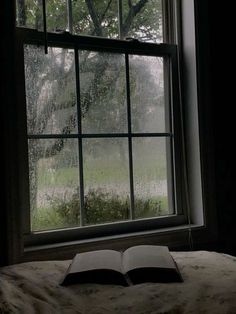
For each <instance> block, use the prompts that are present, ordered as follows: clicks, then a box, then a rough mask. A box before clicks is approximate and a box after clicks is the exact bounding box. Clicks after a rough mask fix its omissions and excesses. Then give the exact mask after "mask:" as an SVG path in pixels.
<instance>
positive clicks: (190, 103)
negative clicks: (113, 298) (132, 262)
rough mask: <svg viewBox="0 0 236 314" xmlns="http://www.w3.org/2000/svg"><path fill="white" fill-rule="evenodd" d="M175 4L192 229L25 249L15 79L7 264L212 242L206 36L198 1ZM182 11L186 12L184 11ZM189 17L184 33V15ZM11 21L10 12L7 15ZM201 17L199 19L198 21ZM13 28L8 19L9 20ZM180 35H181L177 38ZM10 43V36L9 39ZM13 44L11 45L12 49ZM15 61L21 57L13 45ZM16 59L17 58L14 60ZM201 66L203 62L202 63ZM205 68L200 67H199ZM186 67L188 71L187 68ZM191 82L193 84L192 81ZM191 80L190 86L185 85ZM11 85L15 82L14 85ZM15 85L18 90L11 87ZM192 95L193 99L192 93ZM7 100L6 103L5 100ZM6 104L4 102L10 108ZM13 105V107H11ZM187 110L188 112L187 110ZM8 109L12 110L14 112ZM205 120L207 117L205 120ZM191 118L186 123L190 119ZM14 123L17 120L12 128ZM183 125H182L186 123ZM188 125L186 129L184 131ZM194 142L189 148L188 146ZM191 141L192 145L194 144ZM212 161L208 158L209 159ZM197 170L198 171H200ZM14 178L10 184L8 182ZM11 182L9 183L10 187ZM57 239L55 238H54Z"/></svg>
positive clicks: (18, 72) (22, 128) (17, 73)
mask: <svg viewBox="0 0 236 314" xmlns="http://www.w3.org/2000/svg"><path fill="white" fill-rule="evenodd" d="M176 1H177V2H178V3H180V7H181V9H180V16H181V19H182V21H183V24H185V25H184V26H183V29H184V32H186V33H188V32H189V33H190V34H187V35H186V34H183V38H181V42H183V45H182V46H181V49H178V50H179V57H180V59H181V61H180V62H181V69H180V70H182V65H184V72H186V73H184V75H182V77H181V86H182V94H183V95H182V98H183V117H184V136H185V137H186V140H185V141H186V143H187V144H188V145H187V147H186V162H187V174H188V188H189V191H190V193H189V195H190V197H189V203H190V207H191V212H190V218H191V226H190V225H189V224H188V223H187V224H181V225H179V226H174V227H166V228H164V227H163V228H160V229H153V230H149V231H143V232H133V233H127V234H123V235H117V236H110V237H99V238H94V239H92V240H91V239H90V240H81V241H79V240H78V241H71V242H69V241H68V242H60V243H59V242H58V243H56V242H57V241H55V244H54V245H43V244H42V243H43V242H42V243H41V245H32V246H25V247H24V239H23V230H22V228H21V227H22V220H21V219H22V215H21V213H22V210H23V206H22V203H23V201H22V200H24V199H27V198H28V197H27V193H28V191H27V190H25V188H24V187H25V184H22V176H21V175H22V173H24V169H23V167H22V164H23V163H24V162H25V161H24V158H23V156H21V155H20V154H19V152H20V151H21V149H22V148H23V149H24V147H23V146H24V143H23V142H22V140H21V138H22V136H23V137H24V136H26V134H25V126H24V122H23V120H22V119H21V118H22V117H24V116H25V112H24V110H25V108H24V106H22V105H21V104H22V101H24V99H22V98H21V97H22V93H19V90H22V88H23V89H24V84H23V82H21V81H19V80H18V79H17V80H16V85H13V86H12V88H13V90H15V93H12V94H11V95H9V99H12V103H11V105H12V107H11V109H9V111H8V110H6V112H5V114H6V119H8V121H12V122H10V123H9V127H8V126H7V125H6V130H7V131H6V132H8V135H7V138H8V140H9V141H10V142H9V144H8V145H7V146H6V153H5V154H7V153H8V164H7V165H6V171H7V173H8V175H9V174H11V175H10V177H6V184H7V186H8V190H7V195H6V203H7V208H6V211H7V229H8V235H7V240H6V243H7V247H8V263H14V262H19V261H28V260H34V259H38V258H40V259H54V258H70V257H72V256H73V254H74V253H75V251H77V250H80V251H86V250H90V249H97V248H117V249H124V248H126V247H128V246H129V245H134V244H139V243H156V244H157V243H158V244H164V245H169V247H170V248H171V249H173V248H175V249H176V248H185V249H186V248H188V246H189V229H190V227H191V230H192V236H193V239H194V243H195V248H197V247H199V246H200V247H201V248H202V245H203V244H204V243H212V242H214V241H216V239H217V226H216V221H217V220H216V212H215V207H214V198H212V197H211V196H212V195H213V193H214V184H213V183H214V163H213V161H212V158H210V156H207V152H208V150H209V146H210V147H211V144H212V142H211V139H212V138H211V133H209V132H208V133H207V136H206V131H207V130H209V125H211V124H210V121H209V120H207V121H206V119H205V118H204V115H205V114H207V113H208V109H207V101H209V95H208V90H207V88H206V86H205V85H204V84H203V83H202V82H206V79H205V77H204V75H205V74H206V69H205V68H204V67H203V66H201V61H202V60H204V59H205V50H207V47H206V45H205V44H204V43H203V42H202V41H200V39H201V38H202V37H203V38H207V33H206V32H205V31H204V32H200V30H201V21H200V17H201V12H199V10H200V9H201V8H202V6H201V5H199V6H198V3H197V1H194V0H176ZM10 9H11V10H12V12H11V14H12V16H11V17H12V18H13V17H14V8H13V6H11V7H10ZM184 11H185V12H184ZM189 11H190V12H191V14H190V15H193V19H192V16H191V20H190V25H191V28H190V29H189V18H188V16H187V15H188V12H189ZM9 16H10V13H9ZM199 16H200V17H199ZM12 24H13V19H12ZM181 35H182V34H181ZM12 40H13V41H14V40H15V37H14V36H13V37H12ZM12 46H13V45H11V47H12ZM14 50H15V52H16V54H15V55H16V56H18V54H20V53H21V52H20V51H19V49H17V45H16V46H15V49H14ZM9 60H10V61H9V65H10V70H12V72H14V73H15V77H16V78H19V77H20V76H21V74H22V69H21V68H19V67H15V68H14V66H15V63H17V61H16V62H15V63H14V60H11V57H9ZM16 60H17V59H16ZM11 62H13V63H12V64H11ZM203 63H204V62H203ZM204 64H205V63H204ZM186 67H187V68H186ZM192 78H193V80H192ZM190 81H191V84H190V85H191V86H190V88H188V87H189V84H188V82H190ZM13 82H14V80H13ZM15 86H17V88H16V87H15ZM196 91H197V94H196ZM9 101H10V100H9ZM9 101H8V100H7V103H9ZM16 105H17V106H16ZM192 107H194V108H193V110H192ZM13 108H14V109H15V110H13ZM13 112H14V113H15V115H17V121H16V119H13V120H12V116H11V114H12V113H13ZM207 116H208V118H210V116H209V114H208V115H207ZM189 117H190V118H189ZM193 118H194V121H195V122H196V123H195V124H194V125H193V126H192V125H191V119H193ZM13 121H16V123H15V124H14V122H13ZM186 121H187V122H186ZM186 124H187V126H186ZM196 125H197V128H195V126H196ZM192 139H194V143H193V141H192ZM195 139H196V141H195ZM195 144H196V148H197V155H196V156H193V155H194V153H195V152H194V150H193V151H192V148H193V146H194V145H195ZM211 157H212V156H211ZM199 169H200V170H199ZM13 178H14V179H13ZM13 181H14V182H13ZM55 240H56V239H55Z"/></svg>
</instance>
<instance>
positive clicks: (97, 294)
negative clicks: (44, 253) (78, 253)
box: [0, 251, 236, 314]
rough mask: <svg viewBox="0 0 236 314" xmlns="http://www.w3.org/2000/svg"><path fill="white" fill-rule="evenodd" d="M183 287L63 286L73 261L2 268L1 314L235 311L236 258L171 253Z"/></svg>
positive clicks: (213, 254)
mask: <svg viewBox="0 0 236 314" xmlns="http://www.w3.org/2000/svg"><path fill="white" fill-rule="evenodd" d="M171 254H172V256H173V258H174V259H175V261H176V262H177V264H178V267H179V269H180V272H181V274H182V276H183V279H184V282H183V283H149V282H147V283H142V284H138V285H133V286H129V287H123V286H118V285H99V284H74V285H71V286H68V287H63V286H61V285H60V281H61V279H62V277H63V276H64V274H65V272H66V269H67V267H68V265H69V263H70V260H66V261H35V262H28V263H21V264H16V265H12V266H7V267H2V268H0V313H1V314H2V313H21V314H22V313H23V314H24V313H26V314H31V313H47V314H50V313H53V314H55V313H56V314H60V313H68V314H69V313H70V314H72V313H78V314H95V313H96V314H107V313H115V314H116V313H117V314H126V313H129V314H131V313H135V314H154V313H162V314H163V313H179V314H182V313H188V314H190V313H198V314H199V313H211V314H213V313H220V314H225V313H227V314H229V313H232V314H235V313H236V257H234V256H231V255H226V254H221V253H217V252H209V251H194V252H171Z"/></svg>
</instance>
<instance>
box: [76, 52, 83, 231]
mask: <svg viewBox="0 0 236 314" xmlns="http://www.w3.org/2000/svg"><path fill="white" fill-rule="evenodd" d="M75 75H76V95H77V122H78V145H79V181H80V185H79V189H80V226H83V225H84V224H85V213H84V171H83V149H82V145H83V139H82V137H81V132H82V129H81V101H80V100H81V98H80V72H79V53H78V49H77V48H76V49H75Z"/></svg>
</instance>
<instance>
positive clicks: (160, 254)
mask: <svg viewBox="0 0 236 314" xmlns="http://www.w3.org/2000/svg"><path fill="white" fill-rule="evenodd" d="M123 267H124V270H125V272H128V271H130V270H132V269H136V268H147V267H149V268H155V267H158V268H171V269H175V268H176V266H175V262H174V260H173V258H172V256H171V255H170V252H169V249H168V247H166V246H157V245H137V246H133V247H131V248H129V249H127V250H126V251H125V252H124V253H123Z"/></svg>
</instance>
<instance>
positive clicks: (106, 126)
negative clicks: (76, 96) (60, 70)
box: [80, 51, 127, 133]
mask: <svg viewBox="0 0 236 314" xmlns="http://www.w3.org/2000/svg"><path fill="white" fill-rule="evenodd" d="M80 82H81V107H82V128H83V132H84V133H116V132H117V133H120V132H127V106H126V80H125V58H124V55H122V54H112V53H100V52H87V51H81V52H80Z"/></svg>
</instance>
